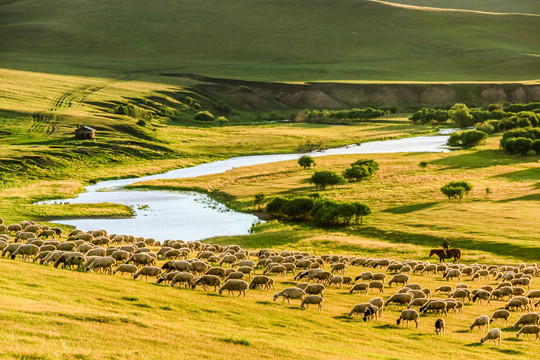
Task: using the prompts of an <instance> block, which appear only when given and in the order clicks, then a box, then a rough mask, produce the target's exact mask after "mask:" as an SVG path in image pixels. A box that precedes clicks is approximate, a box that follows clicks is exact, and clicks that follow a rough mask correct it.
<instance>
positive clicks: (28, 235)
mask: <svg viewBox="0 0 540 360" xmlns="http://www.w3.org/2000/svg"><path fill="white" fill-rule="evenodd" d="M35 236H36V234H34V233H33V232H29V231H21V232H17V235H15V242H17V241H19V240H24V241H26V240H28V239H31V238H33V237H35Z"/></svg>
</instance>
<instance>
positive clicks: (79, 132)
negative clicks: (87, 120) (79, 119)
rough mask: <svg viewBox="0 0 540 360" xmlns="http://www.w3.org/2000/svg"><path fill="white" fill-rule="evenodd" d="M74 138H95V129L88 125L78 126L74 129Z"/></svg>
mask: <svg viewBox="0 0 540 360" xmlns="http://www.w3.org/2000/svg"><path fill="white" fill-rule="evenodd" d="M75 138H76V139H95V138H96V129H93V128H91V127H90V126H86V125H85V126H79V127H78V128H77V129H76V130H75Z"/></svg>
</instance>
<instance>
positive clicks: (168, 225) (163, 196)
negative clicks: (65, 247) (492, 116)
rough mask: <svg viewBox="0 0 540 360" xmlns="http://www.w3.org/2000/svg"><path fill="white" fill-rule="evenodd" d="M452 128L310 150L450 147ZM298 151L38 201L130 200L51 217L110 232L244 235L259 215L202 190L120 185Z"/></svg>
mask: <svg viewBox="0 0 540 360" xmlns="http://www.w3.org/2000/svg"><path fill="white" fill-rule="evenodd" d="M452 131H453V130H451V129H444V130H441V132H440V133H439V134H437V135H427V136H417V137H412V138H404V139H398V140H386V141H373V142H368V143H364V144H361V145H350V146H344V147H340V148H334V149H329V150H325V151H320V152H313V153H310V154H308V155H310V156H312V157H318V156H329V155H345V154H375V153H396V152H448V151H450V150H449V149H448V148H446V141H447V139H448V136H449V134H450V133H451V132H452ZM302 155H304V154H277V155H256V156H241V157H235V158H231V159H227V160H221V161H215V162H211V163H207V164H202V165H198V166H193V167H189V168H183V169H177V170H172V171H169V172H166V173H162V174H156V175H149V176H144V177H140V178H132V179H121V180H109V181H102V182H99V183H97V184H94V185H89V186H87V187H86V188H85V190H86V191H85V192H83V193H81V194H79V195H78V196H77V197H75V198H73V199H67V200H65V199H62V200H50V201H46V202H42V204H50V203H71V204H76V203H101V202H110V203H118V204H124V205H128V206H131V207H133V209H134V210H135V216H133V217H131V218H127V219H124V218H121V219H117V218H111V219H108V218H97V219H96V218H92V219H69V220H65V219H64V220H61V219H59V220H51V222H54V223H58V224H65V225H72V226H75V227H77V228H78V229H81V230H84V231H87V230H95V229H105V230H107V231H108V232H109V233H111V234H112V233H116V234H132V235H135V236H144V237H152V238H154V239H156V240H165V239H182V240H186V241H189V240H202V239H206V238H209V237H214V236H225V235H244V234H248V233H249V229H250V228H251V226H252V225H253V224H254V223H257V222H258V221H259V220H258V219H257V217H255V216H253V215H251V214H244V213H238V212H235V211H232V210H230V209H228V208H227V207H226V206H225V205H223V204H221V203H219V202H216V201H214V200H213V199H211V198H210V197H209V196H207V195H205V194H201V193H196V192H173V191H161V190H160V191H157V190H143V191H141V190H127V189H125V188H124V187H125V186H127V185H130V184H133V183H135V182H139V181H145V180H155V179H178V178H192V177H197V176H202V175H210V174H218V173H223V172H225V171H228V170H231V169H234V168H236V167H241V166H250V165H259V164H267V163H273V162H278V161H284V160H294V159H298V158H300V156H302Z"/></svg>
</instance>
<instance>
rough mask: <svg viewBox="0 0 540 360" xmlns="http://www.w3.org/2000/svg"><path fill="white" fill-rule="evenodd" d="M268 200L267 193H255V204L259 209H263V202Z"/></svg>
mask: <svg viewBox="0 0 540 360" xmlns="http://www.w3.org/2000/svg"><path fill="white" fill-rule="evenodd" d="M265 200H266V195H264V193H262V192H260V193H256V194H255V201H253V204H254V205H255V206H256V207H257V209H258V210H261V206H262V204H264V202H265Z"/></svg>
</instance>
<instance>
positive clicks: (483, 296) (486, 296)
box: [472, 290, 491, 305]
mask: <svg viewBox="0 0 540 360" xmlns="http://www.w3.org/2000/svg"><path fill="white" fill-rule="evenodd" d="M490 298H491V293H490V292H489V291H486V290H478V292H477V293H476V294H475V295H474V296H473V298H472V302H475V301H476V300H478V303H480V301H482V300H484V301H486V302H487V304H488V305H489V303H490V302H489V300H490Z"/></svg>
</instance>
